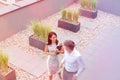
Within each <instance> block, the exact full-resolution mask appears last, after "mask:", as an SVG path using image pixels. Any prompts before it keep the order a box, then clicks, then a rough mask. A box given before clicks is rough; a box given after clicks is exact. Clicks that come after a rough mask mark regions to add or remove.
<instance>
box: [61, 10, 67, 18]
mask: <svg viewBox="0 0 120 80" xmlns="http://www.w3.org/2000/svg"><path fill="white" fill-rule="evenodd" d="M66 13H67V11H66V9H62V19H66Z"/></svg>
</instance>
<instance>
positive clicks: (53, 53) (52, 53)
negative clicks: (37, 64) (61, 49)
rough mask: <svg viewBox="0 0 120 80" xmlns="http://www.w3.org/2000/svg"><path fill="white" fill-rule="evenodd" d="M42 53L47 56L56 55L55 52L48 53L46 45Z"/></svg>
mask: <svg viewBox="0 0 120 80" xmlns="http://www.w3.org/2000/svg"><path fill="white" fill-rule="evenodd" d="M44 52H45V53H46V54H47V55H56V52H49V50H48V45H47V44H46V45H45V49H44Z"/></svg>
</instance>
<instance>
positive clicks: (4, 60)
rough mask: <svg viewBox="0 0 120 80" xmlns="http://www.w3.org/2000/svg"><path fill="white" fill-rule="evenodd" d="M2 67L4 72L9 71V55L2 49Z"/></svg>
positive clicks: (0, 54)
mask: <svg viewBox="0 0 120 80" xmlns="http://www.w3.org/2000/svg"><path fill="white" fill-rule="evenodd" d="M0 69H1V70H2V71H3V72H7V71H8V56H7V55H5V54H4V53H3V51H0Z"/></svg>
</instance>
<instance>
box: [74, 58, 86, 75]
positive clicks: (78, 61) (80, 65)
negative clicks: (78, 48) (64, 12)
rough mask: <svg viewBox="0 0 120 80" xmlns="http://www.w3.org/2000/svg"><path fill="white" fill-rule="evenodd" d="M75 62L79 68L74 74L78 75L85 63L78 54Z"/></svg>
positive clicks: (83, 68)
mask: <svg viewBox="0 0 120 80" xmlns="http://www.w3.org/2000/svg"><path fill="white" fill-rule="evenodd" d="M77 63H78V64H79V69H78V71H77V73H76V74H75V76H79V75H80V73H82V72H83V71H84V70H85V65H84V62H83V60H82V58H81V56H79V57H78V58H77Z"/></svg>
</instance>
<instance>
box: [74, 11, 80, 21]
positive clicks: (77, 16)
mask: <svg viewBox="0 0 120 80" xmlns="http://www.w3.org/2000/svg"><path fill="white" fill-rule="evenodd" d="M78 18H79V11H78V10H77V11H74V13H73V21H74V22H75V23H77V22H78Z"/></svg>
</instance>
